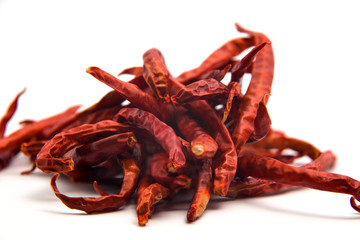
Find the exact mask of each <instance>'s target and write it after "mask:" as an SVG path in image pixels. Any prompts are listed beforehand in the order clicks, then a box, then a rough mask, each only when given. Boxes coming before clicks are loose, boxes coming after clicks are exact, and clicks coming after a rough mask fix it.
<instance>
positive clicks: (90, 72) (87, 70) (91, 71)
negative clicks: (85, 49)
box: [86, 66, 97, 74]
mask: <svg viewBox="0 0 360 240" xmlns="http://www.w3.org/2000/svg"><path fill="white" fill-rule="evenodd" d="M95 69H97V67H93V66H91V67H88V68H87V69H86V72H87V73H89V74H93V73H94V70H95Z"/></svg>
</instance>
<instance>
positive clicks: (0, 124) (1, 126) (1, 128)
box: [0, 88, 25, 139]
mask: <svg viewBox="0 0 360 240" xmlns="http://www.w3.org/2000/svg"><path fill="white" fill-rule="evenodd" d="M24 92H25V88H24V89H23V90H22V91H21V92H19V93H18V94H17V95H16V96H15V98H14V100H13V101H12V102H11V103H10V105H9V106H8V109H7V110H6V113H5V115H3V117H2V118H1V119H0V139H1V138H3V137H4V135H5V130H6V125H7V123H8V122H9V121H10V119H11V118H12V116H13V115H14V113H15V111H16V108H17V105H18V101H19V98H20V96H21V95H23V94H24Z"/></svg>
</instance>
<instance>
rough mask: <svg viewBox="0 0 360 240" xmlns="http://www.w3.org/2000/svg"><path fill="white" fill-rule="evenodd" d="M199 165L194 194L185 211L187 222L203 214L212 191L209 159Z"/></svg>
mask: <svg viewBox="0 0 360 240" xmlns="http://www.w3.org/2000/svg"><path fill="white" fill-rule="evenodd" d="M199 165H200V166H199V167H198V168H199V169H198V180H197V186H196V190H195V194H194V197H193V199H192V201H191V205H190V208H189V210H188V212H187V220H188V221H189V222H193V221H195V220H196V219H198V218H199V217H200V216H201V215H202V214H203V212H204V211H205V209H206V206H207V204H208V202H209V200H210V196H211V192H212V169H211V160H210V159H205V160H204V161H203V162H202V163H199Z"/></svg>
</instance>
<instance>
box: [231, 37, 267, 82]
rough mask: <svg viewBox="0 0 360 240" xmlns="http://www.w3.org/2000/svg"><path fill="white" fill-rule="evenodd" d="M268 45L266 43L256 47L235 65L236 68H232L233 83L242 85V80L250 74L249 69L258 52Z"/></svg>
mask: <svg viewBox="0 0 360 240" xmlns="http://www.w3.org/2000/svg"><path fill="white" fill-rule="evenodd" d="M266 44H267V43H266V42H263V43H261V44H259V45H257V46H255V47H254V48H253V49H251V51H250V52H249V53H248V54H246V55H245V57H244V58H242V59H241V60H240V61H239V62H237V63H236V64H234V66H233V67H232V68H231V82H239V83H241V81H240V80H241V78H242V77H243V76H244V74H245V73H246V72H248V69H249V67H250V66H251V65H252V62H253V60H254V58H255V57H256V55H257V54H258V52H259V51H260V50H261V49H263V48H264V47H265V46H266Z"/></svg>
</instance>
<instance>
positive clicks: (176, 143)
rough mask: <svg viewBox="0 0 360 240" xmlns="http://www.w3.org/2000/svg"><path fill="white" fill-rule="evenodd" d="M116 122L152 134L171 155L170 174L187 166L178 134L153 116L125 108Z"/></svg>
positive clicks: (116, 116)
mask: <svg viewBox="0 0 360 240" xmlns="http://www.w3.org/2000/svg"><path fill="white" fill-rule="evenodd" d="M114 121H117V122H126V123H127V124H131V125H133V126H135V127H137V128H141V129H145V130H147V131H148V132H149V133H151V135H152V136H153V137H154V138H155V140H156V141H157V142H158V143H159V144H160V145H161V146H162V148H163V149H164V150H165V151H166V152H167V153H168V154H169V164H168V170H169V171H170V172H178V171H179V170H180V169H181V168H183V167H184V166H185V163H186V160H185V156H184V153H183V152H182V144H181V142H180V140H179V139H178V137H177V135H176V133H175V132H174V130H173V129H172V128H171V127H170V126H168V125H167V124H165V123H164V122H162V121H160V120H159V119H158V118H157V117H155V116H154V115H153V114H151V113H149V112H146V111H143V110H141V109H137V108H123V109H121V110H120V111H119V112H118V113H117V114H116V115H115V116H114Z"/></svg>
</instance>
